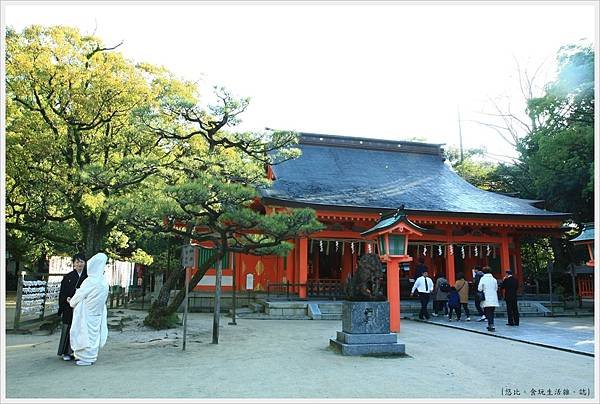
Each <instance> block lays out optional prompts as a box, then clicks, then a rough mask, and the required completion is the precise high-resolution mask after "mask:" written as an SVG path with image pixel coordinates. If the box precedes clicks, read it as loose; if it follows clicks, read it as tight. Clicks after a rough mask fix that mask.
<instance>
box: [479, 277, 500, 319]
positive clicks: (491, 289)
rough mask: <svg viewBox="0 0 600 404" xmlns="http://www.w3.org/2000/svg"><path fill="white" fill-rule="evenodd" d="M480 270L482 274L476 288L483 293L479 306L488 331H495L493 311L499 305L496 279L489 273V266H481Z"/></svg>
mask: <svg viewBox="0 0 600 404" xmlns="http://www.w3.org/2000/svg"><path fill="white" fill-rule="evenodd" d="M482 270H483V274H484V275H483V276H482V277H481V280H480V281H479V285H478V286H477V290H479V291H480V292H483V293H484V295H485V299H484V300H483V301H482V302H481V307H483V312H484V313H485V317H486V318H487V321H488V326H487V329H488V331H496V329H495V328H494V311H495V310H496V307H499V306H500V302H498V281H497V280H496V278H494V277H493V276H492V274H491V273H490V270H491V268H490V267H483V268H482Z"/></svg>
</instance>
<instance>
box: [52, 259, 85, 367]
mask: <svg viewBox="0 0 600 404" xmlns="http://www.w3.org/2000/svg"><path fill="white" fill-rule="evenodd" d="M85 278H87V272H86V270H85V256H84V255H83V254H75V255H74V256H73V270H72V271H71V272H69V273H68V274H66V275H65V276H63V279H62V282H61V283H60V293H59V295H58V315H59V316H60V315H62V322H63V327H62V332H61V334H60V343H59V345H58V354H57V355H62V358H63V360H65V361H70V360H72V359H73V358H74V357H73V350H72V349H71V341H70V340H69V334H70V332H71V323H72V321H73V308H72V307H71V306H70V305H69V299H70V298H71V297H73V295H74V294H75V291H76V290H77V288H79V286H81V282H83V281H84V279H85Z"/></svg>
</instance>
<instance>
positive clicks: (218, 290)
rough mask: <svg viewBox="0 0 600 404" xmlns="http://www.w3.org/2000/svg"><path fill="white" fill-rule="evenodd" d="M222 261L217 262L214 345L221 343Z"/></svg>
mask: <svg viewBox="0 0 600 404" xmlns="http://www.w3.org/2000/svg"><path fill="white" fill-rule="evenodd" d="M221 265H222V261H221V258H219V260H218V261H217V276H216V279H215V304H214V307H215V308H214V316H213V337H212V343H213V344H218V343H219V320H220V316H221V277H222V271H221Z"/></svg>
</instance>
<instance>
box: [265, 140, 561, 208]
mask: <svg viewBox="0 0 600 404" xmlns="http://www.w3.org/2000/svg"><path fill="white" fill-rule="evenodd" d="M299 147H300V149H301V150H302V156H300V157H299V158H298V159H295V160H290V161H286V162H284V163H281V164H279V165H276V166H274V167H273V172H274V175H275V181H274V182H273V186H272V187H271V188H269V189H264V190H262V191H261V192H262V196H263V199H265V201H266V202H273V203H280V204H283V205H285V204H291V205H295V204H300V205H308V206H314V207H320V206H322V207H330V208H331V207H333V208H336V207H337V208H346V209H374V210H377V209H379V210H386V209H396V208H398V207H399V206H400V205H404V206H405V209H406V211H425V212H432V213H440V214H446V213H461V214H484V215H489V214H492V215H516V216H534V217H539V218H542V217H549V216H550V217H555V218H560V217H561V216H565V217H566V216H567V214H565V213H556V212H550V211H546V210H542V209H538V208H536V207H534V206H532V203H533V202H535V201H531V200H525V199H518V198H513V197H509V196H505V195H500V194H496V193H493V192H487V191H483V190H480V189H478V188H476V187H474V186H473V185H471V184H469V183H468V182H466V181H465V180H463V179H462V178H461V177H459V176H458V175H457V174H456V173H455V172H454V171H452V169H451V168H450V167H449V166H447V165H446V164H445V163H444V161H443V158H442V155H441V145H440V144H429V143H416V142H401V141H400V142H396V141H388V140H378V139H367V138H355V137H345V136H331V135H319V134H306V133H303V134H301V138H300V145H299Z"/></svg>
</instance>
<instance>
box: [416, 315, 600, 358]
mask: <svg viewBox="0 0 600 404" xmlns="http://www.w3.org/2000/svg"><path fill="white" fill-rule="evenodd" d="M472 318H473V319H475V320H476V319H478V318H479V317H478V316H476V317H472ZM409 319H411V320H415V321H421V320H418V318H415V317H409ZM424 322H425V323H430V324H435V325H438V326H444V327H451V328H458V329H462V330H466V331H470V332H475V333H479V334H487V335H490V336H494V337H499V338H504V339H510V340H513V341H519V342H525V343H528V344H534V345H539V346H543V347H547V348H554V349H560V350H563V351H568V352H573V353H578V354H583V355H588V356H594V353H595V352H594V317H524V318H521V322H520V325H519V326H518V327H511V326H508V325H506V318H505V317H498V318H496V319H495V321H494V326H495V328H496V331H494V332H489V331H487V330H486V327H487V321H482V322H478V321H465V320H464V318H463V319H461V321H456V320H455V319H454V320H453V321H448V317H446V316H438V317H431V320H430V321H424Z"/></svg>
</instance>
